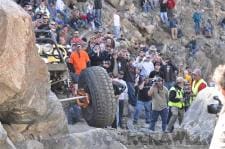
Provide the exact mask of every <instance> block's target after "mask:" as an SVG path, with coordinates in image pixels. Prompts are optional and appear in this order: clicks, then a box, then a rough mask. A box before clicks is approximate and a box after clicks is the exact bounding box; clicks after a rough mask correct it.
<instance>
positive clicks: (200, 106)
mask: <svg viewBox="0 0 225 149" xmlns="http://www.w3.org/2000/svg"><path fill="white" fill-rule="evenodd" d="M215 95H217V91H216V90H215V88H212V87H211V88H206V89H204V90H202V91H201V92H199V94H198V96H197V97H196V100H195V101H194V102H193V103H192V105H191V107H190V108H189V109H188V111H187V112H186V113H185V115H184V120H183V123H182V128H183V129H184V130H185V131H186V132H187V136H188V140H189V141H190V142H192V143H193V144H196V143H204V144H210V141H211V138H212V135H213V131H214V127H215V124H216V119H217V118H216V115H215V114H209V113H208V112H207V105H208V104H211V103H213V96H215Z"/></svg>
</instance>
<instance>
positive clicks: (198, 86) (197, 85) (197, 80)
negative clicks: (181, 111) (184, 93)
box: [192, 68, 207, 99]
mask: <svg viewBox="0 0 225 149" xmlns="http://www.w3.org/2000/svg"><path fill="white" fill-rule="evenodd" d="M192 75H193V83H192V95H193V99H194V98H195V97H196V96H197V95H198V93H199V92H200V91H201V90H203V89H204V88H206V87H207V83H206V82H205V81H204V80H203V78H202V73H201V70H200V69H198V68H196V69H195V70H194V71H193V73H192Z"/></svg>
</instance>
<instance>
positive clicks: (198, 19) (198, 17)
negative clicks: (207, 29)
mask: <svg viewBox="0 0 225 149" xmlns="http://www.w3.org/2000/svg"><path fill="white" fill-rule="evenodd" d="M192 19H193V21H194V24H195V26H194V28H195V34H196V35H198V34H200V33H201V22H202V13H201V11H200V10H199V9H198V10H197V11H196V12H194V14H193V16H192Z"/></svg>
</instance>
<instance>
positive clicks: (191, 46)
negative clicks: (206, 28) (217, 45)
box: [186, 36, 199, 56]
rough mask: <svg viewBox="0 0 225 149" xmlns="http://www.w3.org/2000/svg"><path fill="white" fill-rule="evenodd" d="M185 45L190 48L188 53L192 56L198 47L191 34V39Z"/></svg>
mask: <svg viewBox="0 0 225 149" xmlns="http://www.w3.org/2000/svg"><path fill="white" fill-rule="evenodd" d="M186 47H187V48H189V49H190V55H192V56H193V55H195V53H196V52H197V51H198V49H199V47H198V44H197V40H196V38H195V37H194V36H192V38H191V41H190V42H189V43H188V44H187V46H186Z"/></svg>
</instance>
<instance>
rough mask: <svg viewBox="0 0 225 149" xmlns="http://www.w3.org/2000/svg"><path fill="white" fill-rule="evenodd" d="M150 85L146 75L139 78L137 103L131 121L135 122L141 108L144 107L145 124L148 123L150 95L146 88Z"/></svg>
mask: <svg viewBox="0 0 225 149" xmlns="http://www.w3.org/2000/svg"><path fill="white" fill-rule="evenodd" d="M150 87H151V82H150V81H149V79H148V77H146V78H140V80H139V86H138V100H137V105H136V108H135V112H134V120H133V123H134V124H137V122H138V118H139V114H140V112H141V111H142V108H143V107H144V108H145V122H146V123H147V124H149V123H150V112H151V107H152V106H151V99H152V98H151V97H150V96H149V95H148V90H149V89H150Z"/></svg>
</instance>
